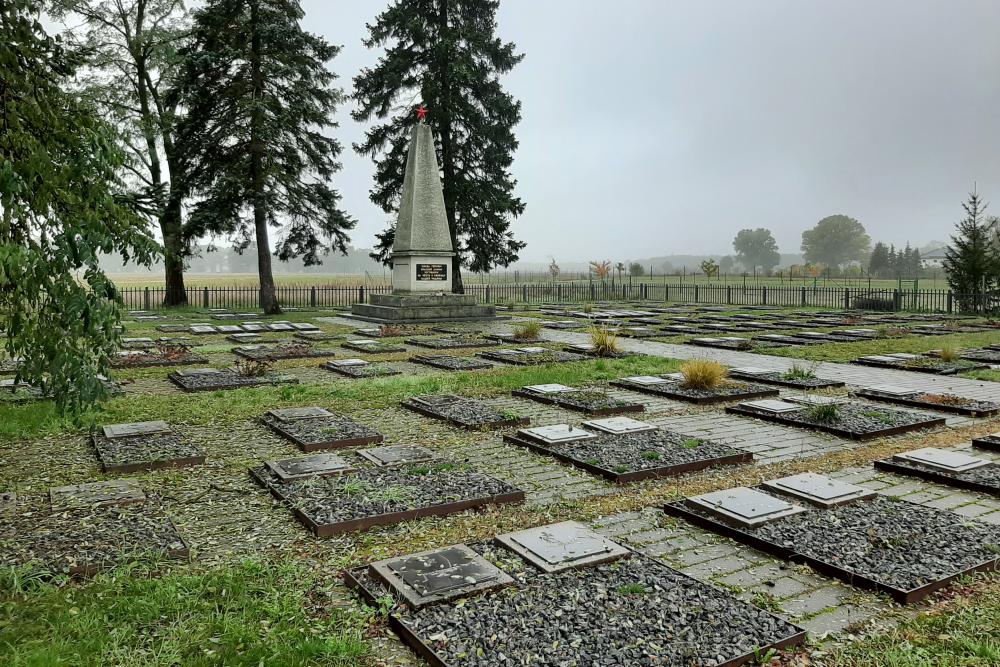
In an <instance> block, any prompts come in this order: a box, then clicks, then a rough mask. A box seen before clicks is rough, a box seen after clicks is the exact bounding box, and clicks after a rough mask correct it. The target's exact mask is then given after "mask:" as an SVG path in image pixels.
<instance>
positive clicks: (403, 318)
mask: <svg viewBox="0 0 1000 667" xmlns="http://www.w3.org/2000/svg"><path fill="white" fill-rule="evenodd" d="M420 117H422V115H421V116H420ZM454 257H455V248H454V247H453V246H452V241H451V234H450V233H449V231H448V216H447V209H446V208H445V203H444V192H443V190H442V189H441V177H440V173H439V169H438V165H437V156H436V153H435V152H434V137H433V136H431V128H430V127H429V126H428V125H426V124H425V123H423V122H418V123H417V124H416V126H414V128H413V134H412V136H411V139H410V149H409V152H408V154H407V158H406V172H405V174H404V176H403V194H402V197H401V198H400V202H399V217H398V218H397V220H396V233H395V237H394V239H393V244H392V294H373V295H372V296H370V297H369V299H368V303H356V304H354V306H353V307H352V308H351V315H352V316H353V317H355V318H357V319H360V320H366V321H368V322H377V323H380V324H407V323H411V322H412V323H417V322H474V321H477V320H493V319H496V309H495V308H494V307H493V306H483V305H479V304H477V303H476V299H475V297H473V296H470V295H467V294H452V293H451V282H452V275H451V272H452V261H453V258H454Z"/></svg>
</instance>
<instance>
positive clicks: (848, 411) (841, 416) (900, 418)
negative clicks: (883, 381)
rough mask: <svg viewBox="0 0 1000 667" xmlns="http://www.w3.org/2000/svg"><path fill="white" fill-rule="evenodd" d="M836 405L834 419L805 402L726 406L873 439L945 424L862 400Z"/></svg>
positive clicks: (760, 416) (736, 411)
mask: <svg viewBox="0 0 1000 667" xmlns="http://www.w3.org/2000/svg"><path fill="white" fill-rule="evenodd" d="M836 408H837V411H836V417H835V418H832V419H827V418H819V417H815V416H813V415H812V414H811V410H810V409H809V408H808V407H805V406H803V407H802V408H801V409H799V410H795V411H791V412H780V413H773V412H768V411H766V410H759V409H756V408H753V407H748V406H745V405H730V406H727V407H726V412H728V413H731V414H736V415H742V416H744V417H753V418H755V419H763V420H764V421H770V422H774V423H776V424H783V425H785V426H796V427H799V428H808V429H813V430H817V431H823V432H825V433H832V434H833V435H837V436H840V437H842V438H847V439H850V440H872V439H874V438H881V437H885V436H890V435H898V434H900V433H909V432H910V431H916V430H920V429H925V428H933V427H936V426H944V423H945V420H944V418H943V417H936V416H934V415H928V414H920V413H915V412H905V411H903V410H893V409H890V408H880V407H874V406H868V405H864V404H862V403H838V404H837V406H836Z"/></svg>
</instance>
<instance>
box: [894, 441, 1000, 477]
mask: <svg viewBox="0 0 1000 667" xmlns="http://www.w3.org/2000/svg"><path fill="white" fill-rule="evenodd" d="M893 458H894V459H897V460H900V461H906V462H908V463H919V464H920V465H925V466H928V467H930V468H936V469H938V470H944V471H946V472H965V471H967V470H973V469H975V468H982V467H983V466H987V465H991V462H990V461H987V460H986V459H981V458H978V457H975V456H969V455H968V454H962V453H961V452H953V451H949V450H947V449H939V448H937V447H924V448H923V449H915V450H913V451H911V452H903V453H902V454H896V455H895V456H893Z"/></svg>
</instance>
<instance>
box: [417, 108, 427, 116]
mask: <svg viewBox="0 0 1000 667" xmlns="http://www.w3.org/2000/svg"><path fill="white" fill-rule="evenodd" d="M425 118H427V109H425V108H424V105H423V104H421V105H420V106H419V107H417V120H423V119H425Z"/></svg>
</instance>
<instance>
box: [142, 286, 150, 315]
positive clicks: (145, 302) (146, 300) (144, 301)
mask: <svg viewBox="0 0 1000 667" xmlns="http://www.w3.org/2000/svg"><path fill="white" fill-rule="evenodd" d="M142 309H143V310H149V288H148V287H147V288H146V289H145V290H144V291H143V293H142Z"/></svg>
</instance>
